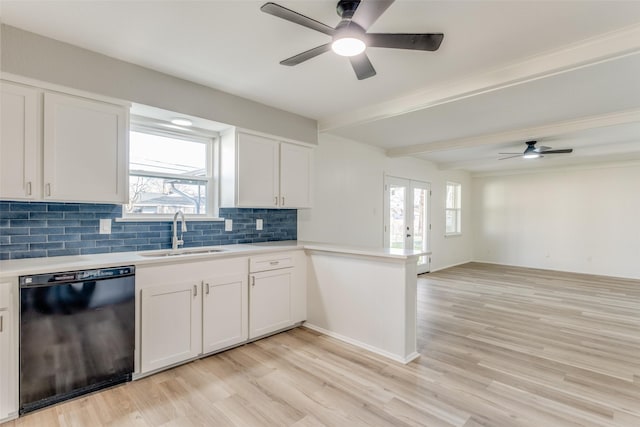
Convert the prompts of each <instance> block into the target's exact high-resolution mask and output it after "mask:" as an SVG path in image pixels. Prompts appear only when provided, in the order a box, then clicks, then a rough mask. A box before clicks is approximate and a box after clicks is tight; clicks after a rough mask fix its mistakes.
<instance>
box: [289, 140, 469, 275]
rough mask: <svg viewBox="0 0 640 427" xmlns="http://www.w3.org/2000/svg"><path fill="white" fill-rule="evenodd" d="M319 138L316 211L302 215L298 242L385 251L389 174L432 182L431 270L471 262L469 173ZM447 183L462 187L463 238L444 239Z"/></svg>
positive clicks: (353, 142) (346, 141)
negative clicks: (448, 169)
mask: <svg viewBox="0 0 640 427" xmlns="http://www.w3.org/2000/svg"><path fill="white" fill-rule="evenodd" d="M318 139H319V141H318V143H319V145H318V147H317V148H316V149H315V153H314V162H315V177H314V201H313V209H303V210H300V211H298V238H299V239H300V240H310V241H317V242H330V243H331V242H333V243H343V244H349V245H357V246H369V247H382V245H383V222H384V220H383V197H384V191H383V183H384V175H385V174H388V175H393V176H398V177H402V178H410V179H414V180H419V181H425V182H429V183H431V191H432V193H433V195H432V197H431V218H432V221H431V224H432V233H431V249H432V251H433V255H432V257H431V260H432V262H431V270H432V271H435V270H438V269H441V268H444V267H448V266H451V265H456V264H460V263H463V262H467V261H470V260H471V258H472V244H471V238H472V233H471V227H470V218H471V215H470V209H469V208H470V207H471V197H470V187H471V180H470V177H469V174H468V173H466V172H462V171H440V170H438V169H437V167H436V166H435V165H434V164H433V163H430V162H427V161H423V160H419V159H412V158H393V159H392V158H389V157H387V156H386V155H385V154H384V152H383V151H382V150H380V149H377V148H374V147H371V146H368V145H366V144H362V143H359V142H355V141H351V140H347V139H343V138H339V137H336V136H332V135H326V134H321V135H320V136H319V138H318ZM447 180H452V181H456V182H460V183H461V184H462V186H463V190H462V191H463V217H462V229H463V234H462V236H456V237H450V238H445V237H444V202H445V183H446V181H447ZM465 207H468V208H467V209H465Z"/></svg>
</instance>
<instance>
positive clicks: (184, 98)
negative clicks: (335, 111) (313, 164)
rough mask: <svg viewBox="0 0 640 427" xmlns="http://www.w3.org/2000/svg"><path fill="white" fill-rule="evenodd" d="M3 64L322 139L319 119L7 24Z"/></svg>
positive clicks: (192, 112)
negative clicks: (318, 128) (318, 123)
mask: <svg viewBox="0 0 640 427" xmlns="http://www.w3.org/2000/svg"><path fill="white" fill-rule="evenodd" d="M0 31H1V34H0V36H1V37H0V38H1V40H0V41H1V47H2V49H1V52H2V54H1V58H0V69H1V70H2V71H3V72H7V73H12V74H17V75H20V76H24V77H29V78H32V79H37V80H42V81H45V82H49V83H54V84H58V85H62V86H67V87H71V88H74V89H79V90H84V91H88V92H93V93H96V94H101V95H105V96H110V97H114V98H120V99H124V100H128V101H131V102H136V103H140V104H145V105H150V106H153V107H158V108H163V109H166V110H170V111H176V112H180V113H184V114H189V115H193V116H196V117H202V118H206V119H210V120H214V121H217V122H221V123H227V124H230V125H234V126H238V127H243V128H247V129H252V130H256V131H259V132H264V133H269V134H273V135H278V136H281V137H284V138H290V139H294V140H298V141H303V142H308V143H312V144H317V142H318V133H317V123H316V121H315V120H312V119H309V118H306V117H302V116H299V115H296V114H292V113H289V112H286V111H283V110H279V109H276V108H273V107H269V106H267V105H264V104H260V103H257V102H254V101H251V100H248V99H245V98H240V97H238V96H234V95H230V94H228V93H225V92H221V91H219V90H215V89H211V88H209V87H206V86H202V85H199V84H195V83H192V82H189V81H186V80H182V79H179V78H176V77H173V76H170V75H167V74H163V73H160V72H157V71H154V70H151V69H148V68H144V67H140V66H138V65H134V64H131V63H128V62H124V61H120V60H118V59H114V58H111V57H108V56H105V55H101V54H98V53H95V52H92V51H89V50H86V49H82V48H79V47H77V46H73V45H70V44H67V43H62V42H59V41H57V40H53V39H50V38H47V37H43V36H40V35H37V34H34V33H30V32H27V31H24V30H21V29H19V28H15V27H11V26H8V25H4V24H3V25H2V27H1V29H0Z"/></svg>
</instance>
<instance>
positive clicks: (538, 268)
mask: <svg viewBox="0 0 640 427" xmlns="http://www.w3.org/2000/svg"><path fill="white" fill-rule="evenodd" d="M468 262H477V263H478V264H491V265H503V266H505V267H518V268H530V269H532V270H542V271H557V272H558V273H572V274H583V275H585V276H596V277H606V278H614V279H616V278H617V279H625V280H639V279H640V275H638V276H635V277H634V276H611V275H609V274H597V273H585V272H584V270H558V269H554V268H546V267H545V268H542V267H533V266H530V265H522V264H507V263H504V262H494V261H482V260H476V259H474V260H472V261H468ZM458 265H459V264H458ZM451 267H455V265H452V266H451ZM446 268H449V267H446Z"/></svg>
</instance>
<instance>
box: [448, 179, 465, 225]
mask: <svg viewBox="0 0 640 427" xmlns="http://www.w3.org/2000/svg"><path fill="white" fill-rule="evenodd" d="M461 193H462V185H460V184H458V183H455V182H447V200H446V205H445V224H446V226H445V235H446V236H450V235H455V234H460V233H462V194H461Z"/></svg>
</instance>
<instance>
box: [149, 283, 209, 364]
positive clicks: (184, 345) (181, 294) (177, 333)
mask: <svg viewBox="0 0 640 427" xmlns="http://www.w3.org/2000/svg"><path fill="white" fill-rule="evenodd" d="M201 290H202V288H201V285H200V284H199V283H198V284H194V283H182V284H170V285H160V286H153V287H149V288H146V289H143V290H142V291H141V294H142V302H141V307H140V311H141V313H140V315H141V329H142V330H141V345H140V347H141V349H140V356H141V371H142V372H149V371H153V370H156V369H160V368H163V367H165V366H169V365H172V364H174V363H178V362H181V361H183V360H187V359H191V358H193V357H196V356H197V355H198V354H200V350H201V349H202V335H201V331H202V329H201V327H202V323H201V321H202V299H201V295H200V293H201Z"/></svg>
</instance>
